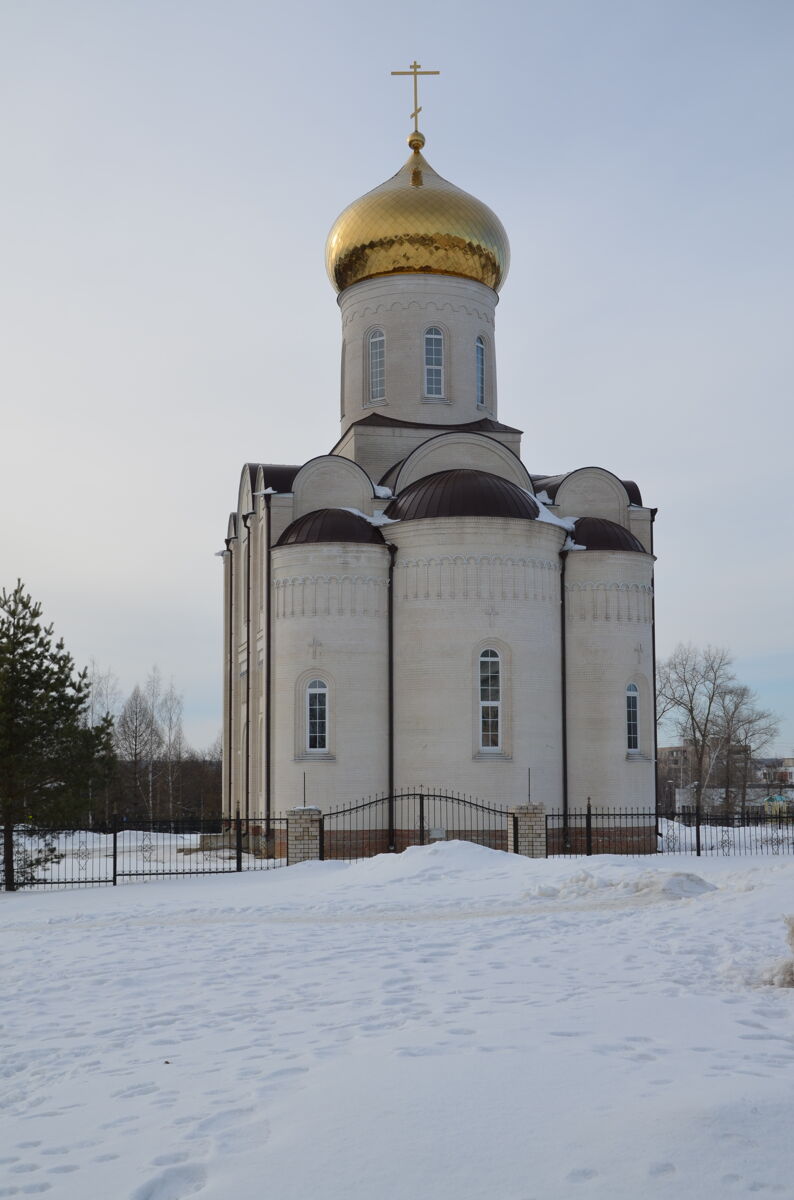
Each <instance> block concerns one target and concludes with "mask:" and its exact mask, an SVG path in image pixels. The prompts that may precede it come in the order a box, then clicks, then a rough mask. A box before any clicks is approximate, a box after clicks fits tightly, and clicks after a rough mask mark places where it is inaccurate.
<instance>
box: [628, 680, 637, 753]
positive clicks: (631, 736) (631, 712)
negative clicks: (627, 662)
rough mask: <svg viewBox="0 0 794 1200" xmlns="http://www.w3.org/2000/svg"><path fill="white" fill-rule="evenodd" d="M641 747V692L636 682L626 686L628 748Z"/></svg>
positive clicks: (635, 748)
mask: <svg viewBox="0 0 794 1200" xmlns="http://www.w3.org/2000/svg"><path fill="white" fill-rule="evenodd" d="M639 748H640V693H639V691H638V689H637V685H636V683H630V684H629V686H628V687H627V688H626V749H627V750H639Z"/></svg>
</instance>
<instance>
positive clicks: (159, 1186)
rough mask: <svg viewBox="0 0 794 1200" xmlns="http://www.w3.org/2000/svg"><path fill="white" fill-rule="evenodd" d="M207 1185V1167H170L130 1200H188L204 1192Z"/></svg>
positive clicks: (194, 1165) (146, 1184)
mask: <svg viewBox="0 0 794 1200" xmlns="http://www.w3.org/2000/svg"><path fill="white" fill-rule="evenodd" d="M206 1183H207V1171H206V1168H205V1167H202V1166H200V1165H198V1164H197V1163H194V1164H192V1165H191V1166H179V1167H168V1168H167V1169H166V1170H165V1171H161V1172H160V1174H159V1175H155V1177H154V1179H150V1180H149V1181H148V1182H147V1183H144V1184H142V1185H141V1187H139V1188H136V1189H135V1191H134V1192H133V1193H132V1195H131V1196H130V1200H186V1197H187V1196H195V1195H196V1194H197V1193H198V1192H201V1191H203V1190H204V1187H205V1186H206Z"/></svg>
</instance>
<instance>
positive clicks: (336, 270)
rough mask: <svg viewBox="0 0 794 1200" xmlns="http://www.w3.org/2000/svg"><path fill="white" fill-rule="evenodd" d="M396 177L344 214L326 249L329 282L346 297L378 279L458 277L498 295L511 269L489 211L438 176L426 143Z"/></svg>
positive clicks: (416, 144) (417, 145)
mask: <svg viewBox="0 0 794 1200" xmlns="http://www.w3.org/2000/svg"><path fill="white" fill-rule="evenodd" d="M409 145H411V147H412V150H413V153H412V154H411V155H410V157H409V158H408V161H407V162H406V163H405V164H404V165H403V166H402V167H401V168H400V170H399V171H398V172H397V174H396V175H393V176H392V178H391V179H387V180H386V182H385V183H382V184H381V185H380V187H376V188H373V190H372V191H371V192H367V194H366V195H365V196H362V197H361V198H360V199H359V200H354V201H353V203H352V204H350V205H348V207H347V208H346V209H345V210H344V212H342V213H341V214H340V215H339V216H338V217H337V219H336V221H335V222H334V224H333V226H332V228H331V232H330V233H329V235H328V241H327V242H326V247H325V265H326V268H327V270H328V276H329V278H330V280H331V283H332V284H333V285H334V287H335V288H336V289H337V291H340V292H341V291H343V290H344V289H345V288H348V287H350V286H351V285H352V284H354V283H360V282H361V280H362V279H372V278H373V277H374V276H377V275H393V274H395V273H405V272H415V271H422V272H427V273H430V274H438V275H460V276H462V277H463V278H464V279H475V280H477V282H478V283H484V284H485V285H486V286H487V287H490V288H493V289H494V290H495V291H499V288H500V287H501V285H502V284H503V283H504V280H505V278H506V276H507V271H508V267H509V265H510V245H509V243H508V240H507V234H506V233H505V230H504V226H503V225H502V222H501V221H500V220H499V218H498V217H497V216H496V214H495V213H494V212H492V211H491V209H490V208H488V206H487V205H486V204H483V203H482V201H481V200H477V199H476V197H474V196H470V195H469V194H468V193H467V192H464V191H462V190H461V189H460V188H458V187H455V185H454V184H452V183H449V182H447V180H446V179H442V178H441V176H440V175H437V174H436V172H435V171H434V170H433V168H432V167H431V166H430V165H429V163H428V162H427V160H426V159H425V158H424V157H423V155H422V154H421V146H422V145H424V138H423V137H422V135H421V134H420V133H415V134H412V135H411V137H410V138H409Z"/></svg>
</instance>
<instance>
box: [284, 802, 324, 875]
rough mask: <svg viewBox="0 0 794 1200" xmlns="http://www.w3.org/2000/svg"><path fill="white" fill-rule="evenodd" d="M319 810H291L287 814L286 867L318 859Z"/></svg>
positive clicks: (320, 820)
mask: <svg viewBox="0 0 794 1200" xmlns="http://www.w3.org/2000/svg"><path fill="white" fill-rule="evenodd" d="M321 824H322V813H321V812H320V810H319V808H312V807H307V808H291V809H290V810H289V812H288V813H287V866H289V867H292V866H294V865H295V863H301V862H309V861H310V860H312V859H319V857H320V827H321Z"/></svg>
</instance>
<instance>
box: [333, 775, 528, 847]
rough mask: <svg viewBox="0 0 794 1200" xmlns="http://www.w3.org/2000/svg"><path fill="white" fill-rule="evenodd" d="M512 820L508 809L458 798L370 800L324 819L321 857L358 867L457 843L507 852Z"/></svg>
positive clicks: (420, 792) (422, 793) (426, 795)
mask: <svg viewBox="0 0 794 1200" xmlns="http://www.w3.org/2000/svg"><path fill="white" fill-rule="evenodd" d="M509 819H510V816H509V811H508V809H507V808H501V807H499V806H495V805H488V804H483V803H482V802H481V801H480V800H476V799H475V798H474V797H472V796H464V795H460V794H457V793H454V792H438V791H432V790H429V791H426V790H424V789H423V788H419V789H417V790H416V791H412V792H400V793H399V794H397V795H394V796H386V795H384V796H375V797H370V798H369V799H368V800H362V801H361V802H360V803H358V804H350V805H347V806H346V807H344V808H339V809H335V810H334V811H333V812H328V813H325V814H324V815H323V818H322V823H321V827H320V857H321V858H326V859H331V858H336V859H346V860H347V861H355V860H357V859H360V858H368V857H370V856H371V855H373V854H385V853H388V852H390V851H394V852H397V853H399V852H400V851H402V850H405V849H407V847H408V846H425V845H428V844H429V843H431V842H439V841H451V840H453V839H457V840H459V841H465V842H476V843H477V844H478V845H480V846H489V847H490V848H491V849H492V850H506V849H507V822H508V820H509Z"/></svg>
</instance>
